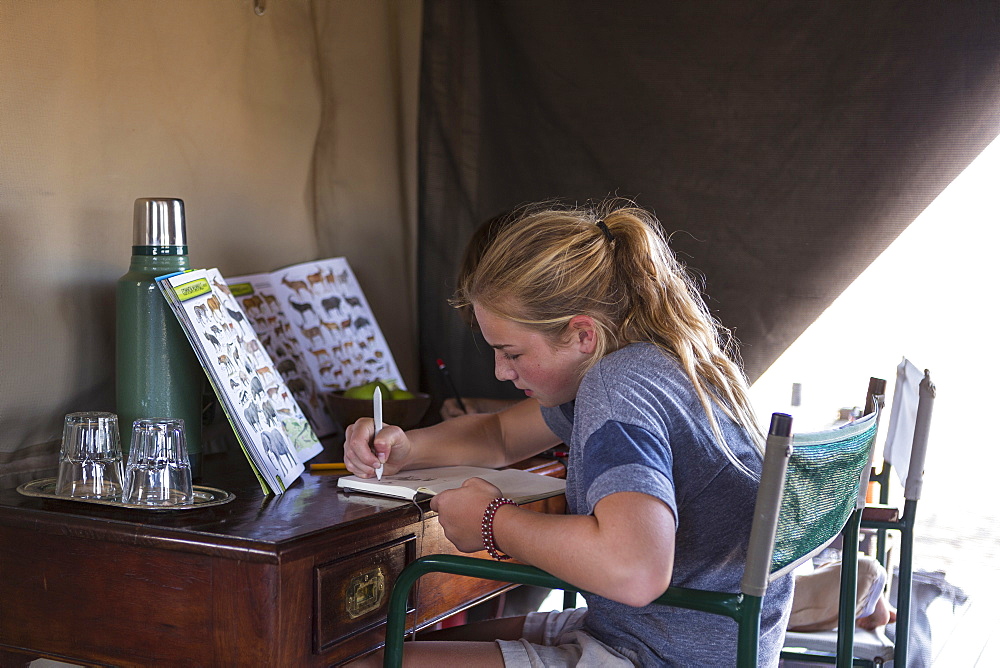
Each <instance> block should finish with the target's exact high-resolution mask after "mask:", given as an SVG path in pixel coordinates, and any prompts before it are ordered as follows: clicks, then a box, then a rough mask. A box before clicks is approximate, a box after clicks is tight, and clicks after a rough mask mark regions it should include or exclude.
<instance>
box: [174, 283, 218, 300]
mask: <svg viewBox="0 0 1000 668" xmlns="http://www.w3.org/2000/svg"><path fill="white" fill-rule="evenodd" d="M211 291H212V286H211V285H210V284H209V282H208V281H207V280H205V279H204V278H199V279H198V280H195V281H191V282H190V283H182V284H181V285H178V286H177V287H175V288H174V294H175V295H177V299H179V300H180V301H182V302H184V301H187V300H188V299H194V298H195V297H200V296H201V295H207V294H208V293H210V292H211Z"/></svg>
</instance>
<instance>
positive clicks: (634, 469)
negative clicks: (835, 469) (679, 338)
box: [542, 343, 792, 666]
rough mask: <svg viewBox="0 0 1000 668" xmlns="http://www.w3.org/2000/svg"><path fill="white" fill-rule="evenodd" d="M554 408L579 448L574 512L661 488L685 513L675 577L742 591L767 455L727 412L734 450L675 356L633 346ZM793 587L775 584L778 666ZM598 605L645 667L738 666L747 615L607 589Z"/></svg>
mask: <svg viewBox="0 0 1000 668" xmlns="http://www.w3.org/2000/svg"><path fill="white" fill-rule="evenodd" d="M542 414H543V416H544V418H545V421H546V422H547V424H548V425H549V428H551V429H552V431H553V432H554V433H555V434H556V435H557V436H558V437H559V438H561V439H562V440H563V442H565V443H566V444H568V445H569V446H570V454H569V465H568V469H567V475H566V499H567V503H568V506H569V512H571V513H574V514H581V515H588V514H591V513H593V512H594V506H595V505H596V504H597V502H598V501H600V500H601V499H602V498H604V497H605V496H608V495H609V494H614V493H616V492H641V493H644V494H649V495H650V496H654V497H656V498H657V499H660V500H662V501H663V502H664V503H666V504H667V505H668V506H669V507H670V509H671V511H673V514H674V517H675V518H676V520H677V532H676V536H675V543H674V545H675V546H674V572H673V575H672V577H671V584H672V585H674V586H680V587H691V588H695V589H709V590H716V591H726V592H738V591H739V588H740V579H741V577H742V576H743V568H744V565H745V563H746V550H747V542H748V540H749V537H750V524H751V522H752V519H753V508H754V501H755V499H756V494H757V488H758V486H759V483H760V471H761V466H762V463H763V455H762V454H761V452H760V450H758V448H757V447H756V446H755V445H754V443H753V440H752V438H751V437H750V435H749V434H747V433H746V431H745V430H744V429H743V428H741V427H739V426H737V425H736V424H735V423H734V422H733V421H732V420H730V419H729V418H728V417H726V416H725V415H724V414H723V413H722V412H721V411H719V410H716V411H715V416H716V420H717V421H718V422H719V425H720V428H721V429H722V433H723V435H724V436H725V439H726V443H727V444H728V450H727V449H726V448H725V447H724V446H722V445H721V444H719V443H718V442H717V441H716V439H715V437H714V435H713V433H712V428H711V425H710V423H709V421H708V418H707V417H706V415H705V411H704V409H703V408H702V405H701V403H700V402H699V401H698V397H697V395H696V394H695V390H694V386H693V385H692V384H691V381H690V380H689V379H688V377H687V375H686V374H685V373H684V371H683V369H682V368H681V367H680V364H679V363H678V362H677V360H676V359H675V358H673V357H672V356H670V355H669V354H667V353H665V352H663V351H662V350H661V349H660V348H658V347H656V346H655V345H653V344H649V343H636V344H632V345H629V346H627V347H625V348H623V349H621V350H618V351H616V352H614V353H612V354H610V355H607V356H605V357H604V358H603V359H601V360H600V361H599V362H598V363H597V364H596V365H595V366H594V367H593V368H592V369H591V370H590V371H589V372H587V374H586V376H584V378H583V382H582V383H581V385H580V390H579V392H578V393H577V397H576V399H575V401H573V402H570V403H567V404H563V405H562V406H557V407H554V408H543V409H542ZM791 595H792V580H791V578H790V577H784V578H781V579H779V580H777V581H775V582H774V583H772V584H771V585H770V586H769V588H768V591H767V595H766V596H765V598H764V604H763V616H762V619H761V643H760V655H759V664H758V665H761V666H774V665H777V663H778V654H779V652H780V651H781V644H782V640H783V636H784V628H785V623H786V622H787V618H788V613H789V609H790V607H791ZM587 607H588V608H589V611H588V613H587V622H586V630H587V631H588V632H590V633H592V634H593V635H594V636H595V637H597V638H598V639H599V640H601V641H602V642H604V643H606V644H608V645H610V646H611V647H614V648H616V649H623V650H626V652H625V653H627V654H632V655H638V656H639V658H640V661H641V665H643V666H728V665H735V657H736V623H735V622H733V621H732V620H731V619H728V618H726V617H721V616H718V615H709V614H706V613H702V612H696V611H691V610H682V609H679V608H667V607H664V606H653V605H650V606H646V607H642V608H636V607H632V606H628V605H625V604H622V603H616V602H614V601H611V600H608V599H606V598H603V597H600V596H588V597H587Z"/></svg>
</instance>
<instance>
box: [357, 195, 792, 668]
mask: <svg viewBox="0 0 1000 668" xmlns="http://www.w3.org/2000/svg"><path fill="white" fill-rule="evenodd" d="M603 208H604V213H603V215H599V214H598V213H597V212H594V211H590V210H573V209H564V208H556V207H551V206H549V207H545V206H541V207H536V208H529V209H528V210H527V211H525V212H523V213H522V214H521V216H520V218H519V219H518V220H517V221H516V222H514V223H513V224H511V225H509V226H508V227H507V228H506V229H504V230H503V231H502V232H501V233H500V234H499V235H498V236H497V238H496V239H495V241H493V242H492V243H491V244H490V246H489V248H488V249H487V250H486V252H485V253H484V255H483V257H482V260H481V261H480V263H479V264H478V265H477V266H476V268H475V269H474V270H473V271H472V272H471V273H470V274H469V275H468V276H467V278H466V279H465V280H464V281H463V282H462V283H461V284H460V285H459V290H458V293H457V294H456V296H455V298H454V299H453V305H455V306H456V307H460V308H461V307H468V306H471V308H472V309H473V313H474V316H475V318H476V321H477V323H478V325H479V327H480V329H481V332H482V334H483V336H484V338H485V339H486V341H487V342H488V343H489V344H490V346H491V347H492V348H493V349H494V351H495V359H496V362H495V364H496V375H497V378H498V379H500V380H508V381H510V382H512V383H514V385H515V386H516V387H518V388H519V389H521V390H523V391H524V393H525V395H526V396H527V397H528V399H529V400H528V401H523V402H521V403H519V404H517V405H515V406H513V407H512V408H509V409H507V410H505V411H503V412H500V413H497V414H485V415H482V414H481V415H467V416H463V417H458V418H455V419H452V420H448V421H446V422H442V423H441V424H438V425H435V426H432V427H428V428H426V429H420V430H415V431H411V432H407V433H404V432H403V431H401V430H400V429H398V428H396V427H392V426H387V427H385V428H383V429H382V431H380V432H379V433H378V434H374V433H373V423H372V421H371V420H370V419H364V420H360V421H358V422H357V423H355V424H354V425H352V426H351V427H349V428H348V430H347V438H346V444H345V454H344V461H345V462H346V463H347V467H348V468H349V469H350V470H351V471H352V472H353V473H355V474H357V475H359V476H362V477H371V476H373V475H374V474H375V468H376V466H378V465H381V466H383V467H384V473H386V474H393V473H396V472H397V471H400V470H403V469H411V468H423V467H428V466H443V465H454V464H472V465H479V466H489V467H494V468H497V467H502V466H506V465H509V464H512V463H514V462H517V461H520V460H523V459H526V458H528V457H530V456H532V455H535V454H537V453H540V452H542V451H544V450H545V449H547V448H550V447H552V446H554V445H556V444H558V443H560V442H562V443H565V444H567V445H568V446H569V450H570V456H569V462H568V468H567V487H566V498H567V504H568V507H569V512H568V514H566V515H545V514H541V513H535V512H531V511H528V510H523V509H520V508H518V507H517V506H515V505H512V504H509V503H504V502H503V500H501V499H498V497H499V490H497V489H496V488H495V487H493V486H492V485H490V484H488V483H486V482H485V481H483V480H480V479H473V480H470V481H468V482H467V483H466V485H465V486H464V487H462V488H460V489H456V490H451V491H448V492H445V493H442V494H439V495H437V496H436V497H434V499H433V500H432V501H431V508H432V509H433V510H435V511H437V512H438V513H439V520H440V522H441V525H442V527H443V528H444V530H445V533H446V535H447V536H448V538H449V539H450V540H451V541H452V542H453V543H454V544H455V545H456V546H457V548H458V549H459V550H461V551H463V552H475V551H479V550H482V549H483V548H484V538H483V535H484V532H483V531H482V526H483V525H484V523H485V524H486V526H487V529H492V541H490V542H491V543H492V544H491V545H485V547H487V548H489V549H490V550H491V554H493V555H494V556H497V557H503V556H504V555H509V556H511V557H513V558H515V559H517V560H518V561H521V562H523V563H527V564H532V565H534V566H537V567H539V568H541V569H543V570H545V571H548V572H550V573H552V574H553V575H555V576H557V577H560V578H562V579H564V580H566V581H568V582H571V583H573V584H574V585H576V586H578V587H580V588H581V589H585V590H587V591H589V592H592V593H593V595H591V596H588V597H587V607H586V608H582V609H579V610H570V611H558V612H553V613H532V614H529V615H528V616H527V617H524V618H513V619H502V620H495V621H493V622H487V623H485V625H484V626H483V627H482V628H480V629H469V630H468V631H462V632H461V633H460V634H459V635H457V636H455V637H460V638H462V639H463V640H441V641H435V642H415V643H408V644H407V654H406V657H407V665H427V666H442V665H475V666H574V665H579V666H584V665H586V666H633V665H635V666H660V665H664V666H673V665H677V666H701V665H720V666H725V665H732V664H733V663H734V661H735V659H734V657H735V646H736V643H735V630H736V625H735V624H733V623H732V621H731V620H728V619H725V618H722V617H717V616H712V615H707V614H703V613H699V612H693V611H687V610H680V609H673V608H666V607H661V606H650V605H649V603H650V602H651V601H653V600H654V599H655V598H657V597H658V596H659V595H660V594H662V593H663V591H664V590H665V589H666V588H667V587H668V586H669V585H671V584H673V585H679V586H684V587H693V588H700V589H716V590H723V591H738V589H739V580H740V577H741V575H742V572H743V567H744V561H745V557H746V546H747V540H748V537H749V533H750V524H751V520H752V513H753V506H754V499H755V496H756V492H757V486H758V482H759V475H760V469H761V464H762V461H763V457H762V454H761V450H760V442H761V440H762V439H761V438H760V437H759V433H758V431H757V429H756V427H755V426H754V419H753V413H752V411H751V409H750V406H749V402H748V399H747V393H746V389H747V388H746V381H745V379H744V377H743V375H742V372H741V371H740V369H739V367H738V366H737V364H736V363H735V362H734V361H733V359H732V358H731V357H729V356H728V355H727V352H726V346H725V345H724V343H723V341H724V340H726V339H724V338H723V336H722V335H723V334H724V333H725V332H724V330H722V329H721V328H720V327H719V326H718V325H717V324H716V323H715V322H714V320H713V319H712V317H711V316H710V315H709V313H708V310H707V309H706V307H705V305H704V302H703V301H702V299H701V297H700V295H699V293H698V291H697V289H696V288H695V287H694V286H693V284H692V282H691V280H690V279H689V278H688V276H687V273H686V271H685V270H684V268H683V267H682V266H681V265H680V264H679V263H678V262H677V260H676V259H675V258H674V255H673V253H672V252H671V250H670V249H669V247H668V245H667V243H666V241H665V239H664V238H663V235H662V233H661V231H660V227H659V224H658V223H657V222H656V220H655V219H654V218H653V217H652V215H651V214H649V213H647V212H646V211H644V210H642V209H639V208H636V207H634V206H624V207H620V208H614V205H613V204H611V205H607V206H605V207H603ZM790 597H791V580H790V579H789V578H784V579H782V580H781V581H778V582H776V583H774V584H773V585H772V586H771V587H770V588H769V589H768V592H767V596H766V598H765V601H764V614H763V619H762V629H761V631H762V639H761V648H760V657H761V665H776V664H777V661H778V652H779V651H780V646H781V641H782V636H783V632H784V625H785V622H786V621H787V615H788V607H789V601H790ZM476 640H480V642H476ZM483 640H490V641H491V642H482V641H483ZM370 660H372V661H376V662H377V661H380V659H379V657H370ZM379 665H380V664H379Z"/></svg>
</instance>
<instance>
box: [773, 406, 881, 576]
mask: <svg viewBox="0 0 1000 668" xmlns="http://www.w3.org/2000/svg"><path fill="white" fill-rule="evenodd" d="M876 429H877V423H876V422H875V421H874V420H873V421H872V425H871V427H869V428H866V429H864V430H862V431H858V432H857V433H856V434H853V435H848V434H845V433H843V432H842V431H840V430H829V431H827V432H821V433H820V434H824V435H827V434H828V435H829V436H828V437H822V436H820V434H816V435H811V437H810V439H809V440H807V441H806V442H798V441H795V440H793V448H794V449H793V452H792V456H791V459H790V460H789V462H788V473H787V475H786V478H785V490H784V494H783V495H782V497H781V511H780V512H779V514H778V530H777V537H776V539H775V544H774V554H773V556H772V558H771V572H772V573H775V572H777V571H779V570H781V569H783V568H786V567H788V566H789V565H791V564H794V563H795V562H796V561H798V560H800V559H801V558H802V557H804V556H807V555H809V554H811V553H812V552H813V551H815V550H816V549H817V548H820V547H822V546H824V545H825V544H827V543H828V542H829V541H830V539H831V538H832V537H834V536H836V535H837V534H838V533H839V532H840V530H841V529H842V528H843V527H844V525H845V524H846V523H847V520H848V518H849V517H850V515H851V513H852V512H853V511H854V508H855V501H856V498H857V493H858V487H859V483H860V480H861V475H862V473H863V472H864V470H865V468H866V467H867V466H868V465H869V454H870V449H871V445H872V441H873V440H874V438H875V433H876Z"/></svg>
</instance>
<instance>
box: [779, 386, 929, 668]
mask: <svg viewBox="0 0 1000 668" xmlns="http://www.w3.org/2000/svg"><path fill="white" fill-rule="evenodd" d="M885 388H886V382H885V381H884V380H882V379H881V378H874V377H873V378H872V379H871V380H870V381H869V385H868V399H867V403H866V405H865V414H866V415H867V414H868V413H871V412H872V411H874V410H876V409H878V410H881V409H883V408H884V404H885ZM936 395H937V390H936V388H935V386H934V384H933V383H932V382H931V377H930V372H929V371H927V370H924V377H923V379H922V380H921V381H920V388H919V400H918V406H917V412H916V423H915V425H914V430H913V441H912V444H911V448H910V462H909V469H908V473H907V478H906V480H907V483H906V488H905V489H904V492H903V496H904V505H903V512H902V514H900V513H899V512H898V508H891V507H889V484H890V473H891V471H892V465H891V464H890V463H889V462H888V461H887V460H883V462H882V466H881V469H880V470H879V471H878V472H877V473H876V472H875V471H874V469H872V472H871V474H870V477H869V479H870V481H871V482H874V483H877V484H878V488H879V506H881V507H882V508H879V510H880V511H881V512H871V513H866V512H865V509H864V508H860V509H859V510H858V511H857V512H856V513H854V514H853V515H852V516H851V519H850V521H849V522H848V523H847V525H846V526H845V528H844V546H845V549H844V554H843V556H842V561H841V564H842V565H841V582H840V609H839V613H838V620H837V649H836V654H829V653H817V652H812V651H809V650H808V649H806V650H804V651H796V650H784V651H782V654H781V655H782V658H785V659H793V660H795V661H798V662H800V663H826V664H831V663H836V664H837V665H838V666H860V667H862V668H877V666H879V665H881V662H880V661H874V660H868V659H865V658H862V657H856V656H854V654H855V651H854V649H855V648H854V625H855V619H854V610H855V605H856V596H857V593H856V592H857V582H858V562H857V558H856V553H855V558H854V559H848V558H846V557H847V550H846V546H848V545H858V543H859V539H860V535H861V529H875V530H876V537H875V558H876V559H877V560H878V561H879V563H881V564H882V565H883V566H885V567H886V569H889V568H890V567H891V564H888V563H886V559H887V551H888V547H887V546H888V531H898V532H899V536H900V546H899V548H900V554H899V575H898V583H897V587H898V588H897V601H896V634H895V640H894V642H893V647H892V653H893V656H892V661H893V666H894V667H895V668H905V667H906V661H907V653H908V649H909V630H910V607H911V606H910V603H911V595H912V589H913V542H914V525H915V522H916V513H917V501H919V499H920V495H921V488H922V486H923V471H924V463H925V460H926V455H927V442H928V436H929V433H930V423H931V416H932V413H933V409H934V400H935V397H936ZM871 510H873V511H875V510H876V509H875V508H871ZM886 510H889V512H888V513H887V512H885V511H886ZM866 515H869V516H867V517H866ZM887 515H888V516H889V517H892V518H893V519H883V518H884V517H885V516H887Z"/></svg>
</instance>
